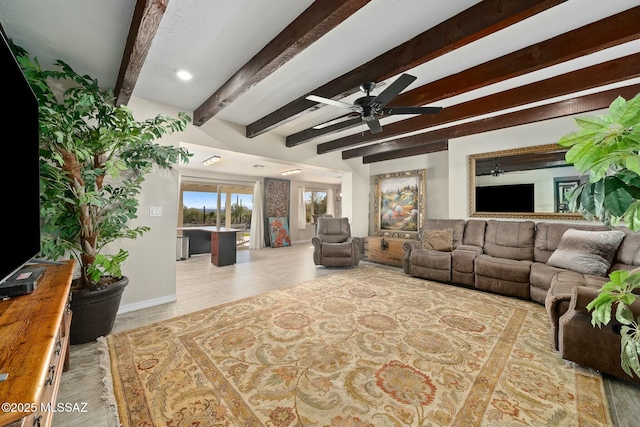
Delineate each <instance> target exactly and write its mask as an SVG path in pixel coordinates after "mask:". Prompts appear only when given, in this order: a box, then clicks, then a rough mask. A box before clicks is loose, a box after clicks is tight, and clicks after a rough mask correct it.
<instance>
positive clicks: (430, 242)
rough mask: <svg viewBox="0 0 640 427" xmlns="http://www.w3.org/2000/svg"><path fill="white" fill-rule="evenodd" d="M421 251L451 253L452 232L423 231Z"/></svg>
mask: <svg viewBox="0 0 640 427" xmlns="http://www.w3.org/2000/svg"><path fill="white" fill-rule="evenodd" d="M422 249H428V250H434V251H443V252H451V251H452V250H453V230H452V229H451V228H443V229H441V230H424V232H423V233H422Z"/></svg>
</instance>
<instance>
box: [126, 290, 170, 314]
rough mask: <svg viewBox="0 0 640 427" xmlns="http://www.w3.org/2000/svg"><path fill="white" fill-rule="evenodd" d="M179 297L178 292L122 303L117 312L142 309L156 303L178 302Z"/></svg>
mask: <svg viewBox="0 0 640 427" xmlns="http://www.w3.org/2000/svg"><path fill="white" fill-rule="evenodd" d="M177 300H178V297H177V296H176V294H171V295H167V296H164V297H160V298H154V299H148V300H144V301H140V302H134V303H132V304H125V305H121V306H120V308H119V309H118V313H117V314H122V313H129V312H130V311H136V310H141V309H143V308H149V307H153V306H156V305H161V304H167V303H170V302H176V301H177Z"/></svg>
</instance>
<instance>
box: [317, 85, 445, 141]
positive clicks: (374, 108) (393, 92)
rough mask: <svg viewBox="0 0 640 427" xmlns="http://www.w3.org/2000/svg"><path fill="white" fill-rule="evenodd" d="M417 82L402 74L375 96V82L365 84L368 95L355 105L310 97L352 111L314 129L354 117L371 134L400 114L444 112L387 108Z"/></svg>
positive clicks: (437, 108) (362, 89)
mask: <svg viewBox="0 0 640 427" xmlns="http://www.w3.org/2000/svg"><path fill="white" fill-rule="evenodd" d="M415 80H416V77H415V76H412V75H410V74H402V75H401V76H400V77H398V78H397V79H396V80H395V81H394V82H393V83H391V84H390V85H389V86H388V87H387V88H386V89H385V90H383V91H382V92H381V93H380V94H379V95H377V96H373V95H371V92H372V91H373V90H374V89H375V88H376V84H375V83H374V82H365V83H362V84H361V85H360V90H361V91H363V92H364V93H365V94H366V95H365V96H363V97H360V98H358V99H356V100H355V101H354V102H353V104H348V103H346V102H342V101H336V100H334V99H329V98H323V97H321V96H316V95H309V96H307V99H308V100H310V101H314V102H319V103H322V104H326V105H331V106H334V107H339V108H346V109H349V110H352V111H353V113H352V114H348V115H346V116H343V117H338V118H337V119H334V120H329V121H327V122H324V123H321V124H319V125H317V126H314V127H313V128H314V129H322V128H326V127H328V126H331V125H334V124H336V123H341V122H344V121H347V120H351V119H352V118H353V117H357V116H360V117H361V119H362V122H363V123H364V124H366V125H367V126H368V127H369V130H370V131H371V133H380V132H382V126H381V125H380V118H382V117H387V116H393V115H399V114H437V113H439V112H440V110H442V108H441V107H392V108H385V106H386V105H387V104H388V103H389V102H391V101H392V100H393V98H395V97H396V96H398V95H399V94H400V92H402V91H403V90H405V89H406V88H407V86H409V85H410V84H411V83H413V82H414V81H415Z"/></svg>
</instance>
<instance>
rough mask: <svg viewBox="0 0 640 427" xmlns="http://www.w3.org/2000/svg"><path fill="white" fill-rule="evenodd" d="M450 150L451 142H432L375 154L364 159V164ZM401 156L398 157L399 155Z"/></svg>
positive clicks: (446, 140)
mask: <svg viewBox="0 0 640 427" xmlns="http://www.w3.org/2000/svg"><path fill="white" fill-rule="evenodd" d="M448 149H449V140H448V139H445V140H443V141H436V142H430V143H428V144H421V145H415V146H413V147H409V148H405V149H403V150H399V151H388V152H385V153H379V154H375V155H373V156H366V157H363V158H362V163H365V164H366V163H374V162H382V161H384V160H392V159H400V158H404V157H411V156H418V155H420V154H429V153H436V152H438V151H447V150H448ZM399 153H400V154H401V156H399V157H398V154H399Z"/></svg>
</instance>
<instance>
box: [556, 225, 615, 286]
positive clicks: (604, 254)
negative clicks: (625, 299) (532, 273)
mask: <svg viewBox="0 0 640 427" xmlns="http://www.w3.org/2000/svg"><path fill="white" fill-rule="evenodd" d="M623 238H624V232H623V231H621V230H611V231H587V230H576V229H575V228H570V229H568V230H567V231H565V232H564V234H563V235H562V238H560V243H558V249H556V250H555V252H554V253H553V254H551V257H549V261H547V265H551V266H553V267H559V268H565V269H567V270H572V271H577V272H578V273H582V274H592V275H595V276H606V275H607V271H609V268H610V267H611V262H612V261H613V257H614V256H615V255H616V251H617V250H618V246H620V243H621V242H622V239H623Z"/></svg>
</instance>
